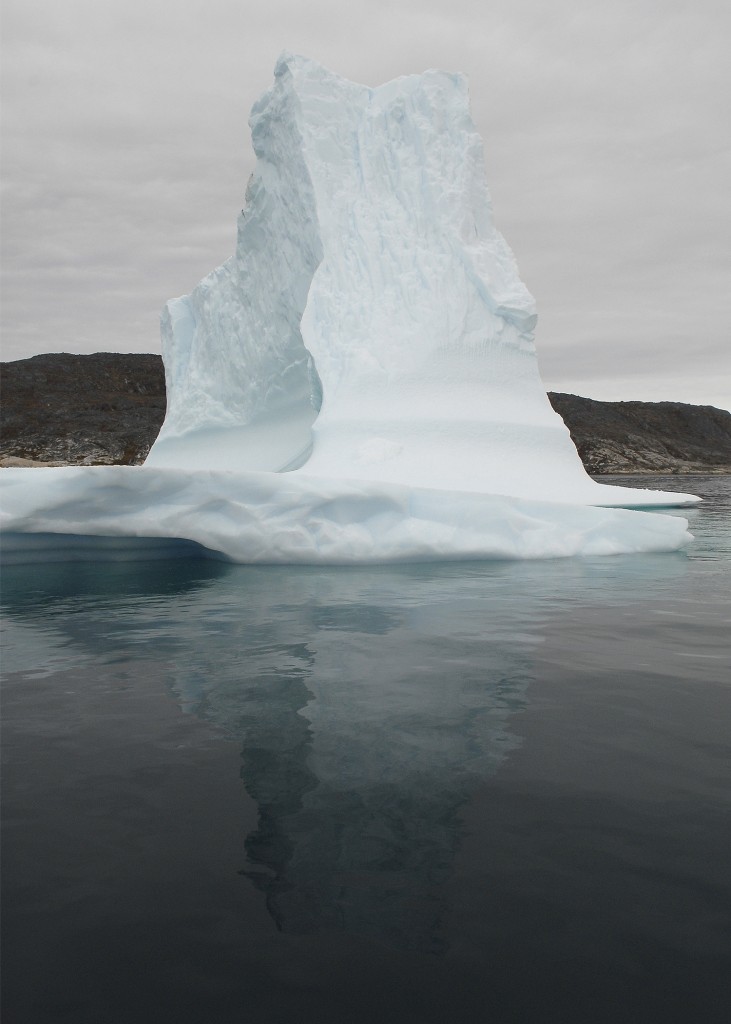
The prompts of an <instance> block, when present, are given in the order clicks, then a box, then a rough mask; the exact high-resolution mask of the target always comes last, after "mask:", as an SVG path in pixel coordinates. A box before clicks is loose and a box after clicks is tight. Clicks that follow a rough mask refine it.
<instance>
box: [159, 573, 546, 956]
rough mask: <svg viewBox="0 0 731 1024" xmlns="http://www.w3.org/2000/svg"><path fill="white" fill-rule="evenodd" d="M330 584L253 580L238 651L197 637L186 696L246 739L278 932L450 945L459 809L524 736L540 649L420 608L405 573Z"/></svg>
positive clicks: (257, 858) (253, 849)
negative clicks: (444, 925)
mask: <svg viewBox="0 0 731 1024" xmlns="http://www.w3.org/2000/svg"><path fill="white" fill-rule="evenodd" d="M402 575H403V574H402ZM374 577H375V582H376V583H377V584H379V585H378V586H377V587H376V588H375V591H374V592H372V593H369V591H370V590H371V588H372V587H373V584H374ZM325 579H326V580H327V587H326V591H327V592H325V593H323V592H322V589H323V588H322V584H323V576H322V575H321V574H318V573H309V574H306V573H299V574H298V573H291V574H289V573H287V574H284V573H280V574H278V575H275V574H272V573H271V572H269V573H267V571H266V570H265V571H255V572H252V573H250V574H249V585H248V587H247V609H246V612H245V613H244V612H242V611H241V609H239V619H238V622H237V627H239V629H237V632H238V633H239V635H238V637H237V641H238V642H237V643H236V644H235V645H234V648H233V650H232V647H231V646H230V644H229V643H228V642H227V640H224V639H223V638H222V636H221V633H220V632H219V634H218V639H217V640H216V641H215V644H214V645H213V646H208V647H206V646H205V643H203V646H198V644H196V655H195V656H194V658H193V659H192V663H191V664H190V665H189V666H188V668H187V669H186V671H185V672H184V673H183V674H182V675H181V676H179V678H178V680H177V682H176V683H175V690H176V693H177V694H178V695H179V699H181V701H182V703H183V704H184V705H186V706H188V707H190V708H194V709H195V710H196V712H197V713H198V714H201V715H203V716H204V717H206V718H209V719H210V720H212V721H215V722H216V723H217V724H218V725H220V726H222V727H224V728H225V729H226V730H227V731H228V732H229V733H232V734H234V735H236V736H238V737H240V739H241V741H242V744H243V752H242V761H243V765H242V777H243V779H244V783H245V785H246V788H247V790H248V792H249V794H250V795H251V796H252V797H253V798H254V799H255V800H256V801H257V803H258V804H259V824H258V828H257V830H256V831H255V832H254V833H252V834H251V835H250V836H249V837H248V839H247V841H246V853H247V857H248V865H247V866H246V867H245V868H243V869H242V874H244V875H246V876H247V877H248V878H250V879H251V880H252V881H253V883H254V884H255V885H256V886H257V887H258V888H259V889H261V890H262V891H263V892H264V893H265V894H266V899H267V906H268V908H269V912H270V914H271V916H272V918H273V919H274V921H275V922H276V924H277V927H278V928H279V929H281V930H283V931H288V932H293V933H307V932H311V931H314V930H316V929H320V928H336V929H338V928H339V929H343V930H345V931H348V932H356V933H359V934H365V935H372V936H374V937H375V936H378V938H379V940H381V941H384V940H385V941H388V942H391V943H392V944H394V945H396V946H399V947H401V948H414V949H422V950H433V951H437V950H438V949H439V948H440V942H441V940H440V937H439V925H440V918H441V916H442V914H443V899H444V896H443V886H444V883H445V881H446V880H447V879H448V878H449V876H450V873H451V870H452V863H453V860H454V856H455V852H456V848H457V845H458V843H459V838H460V831H459V813H460V809H461V807H462V805H463V804H464V803H465V802H466V801H467V800H468V799H469V796H470V794H471V792H472V789H473V787H474V785H475V784H476V783H477V782H479V780H480V779H482V778H484V777H485V776H486V775H489V774H490V773H491V772H492V771H494V770H495V769H496V768H497V766H498V765H499V764H500V762H501V761H502V760H503V758H504V757H505V755H506V753H507V752H508V751H509V750H510V749H511V748H512V747H514V746H515V745H516V742H517V741H516V739H515V738H514V737H512V736H511V735H510V734H509V733H508V731H507V719H508V717H509V716H510V715H511V714H512V712H513V711H515V710H517V709H519V708H520V707H522V706H523V704H524V696H523V694H524V691H525V688H526V686H527V682H528V679H529V676H528V673H527V664H526V662H527V659H526V656H525V655H524V654H522V653H520V652H521V650H522V649H521V647H520V645H519V644H518V645H516V644H515V643H514V642H511V641H512V638H511V640H509V641H508V642H507V643H506V642H502V643H500V642H498V643H495V642H494V640H492V641H491V640H490V639H489V638H486V637H484V636H479V637H475V636H474V634H472V635H471V634H470V633H469V632H468V631H463V633H462V635H460V634H459V633H458V632H457V633H455V629H454V626H455V621H457V620H458V618H459V614H460V611H459V602H457V603H456V604H455V605H454V607H453V608H450V607H449V606H448V605H447V604H446V603H443V602H441V601H440V600H438V599H437V600H434V599H433V598H432V600H431V603H426V604H424V605H422V604H416V603H415V604H413V605H410V603H409V604H406V605H405V604H404V602H403V599H402V598H403V594H404V582H405V581H404V580H403V579H401V580H396V584H397V585H396V586H395V587H394V578H393V577H391V578H390V579H389V578H388V577H384V576H381V577H380V578H379V576H378V574H371V573H358V574H349V573H343V574H331V575H330V576H329V577H325ZM278 581H281V582H282V583H283V584H284V585H283V586H282V587H278V586H277V582H278ZM256 582H258V583H259V584H260V586H256V585H255V583H256ZM359 583H360V586H359ZM406 592H407V593H408V589H407V590H406ZM242 615H243V617H244V619H245V620H248V621H246V624H245V626H243V631H241V626H242V624H241V616H242ZM455 616H456V617H457V618H456V619H455ZM229 625H231V623H229ZM210 626H211V623H210V622H205V621H203V622H201V623H200V628H199V631H198V635H199V637H200V639H201V640H202V641H203V638H204V636H205V635H206V634H208V635H210ZM222 631H223V632H224V633H225V632H226V630H225V628H224V629H223V630H222ZM229 640H230V637H229ZM242 641H243V642H242ZM476 648H477V649H476ZM234 651H235V654H234V653H233V652H234ZM374 654H375V657H374ZM214 660H215V667H214ZM209 664H210V668H209Z"/></svg>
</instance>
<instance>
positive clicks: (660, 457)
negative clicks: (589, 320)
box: [0, 352, 731, 474]
mask: <svg viewBox="0 0 731 1024" xmlns="http://www.w3.org/2000/svg"><path fill="white" fill-rule="evenodd" d="M0 390H1V395H2V404H1V406H0V428H1V433H0V466H3V465H4V466H9V465H14V466H17V465H31V466H32V465H38V464H39V463H40V464H45V465H64V466H65V465H74V466H78V465H110V464H112V465H139V464H140V463H142V462H143V461H144V459H145V457H146V455H147V453H148V451H149V450H150V446H151V445H152V443H153V442H154V440H155V438H156V437H157V434H158V431H159V429H160V427H161V425H162V421H163V419H164V417H165V374H164V371H163V366H162V360H161V358H160V356H157V355H136V354H119V353H111V352H98V353H96V354H94V355H69V354H66V353H50V354H48V355H40V356H32V357H31V358H30V359H19V360H16V361H14V362H9V363H0ZM548 397H549V399H550V401H551V404H552V405H553V407H554V409H555V410H556V412H558V413H559V414H560V415H561V416H562V417H563V419H564V422H565V423H566V425H567V427H568V428H569V431H570V432H571V437H572V438H573V441H574V444H575V445H576V447H577V449H578V452H579V455H580V456H581V459H582V461H583V463H584V466H585V467H586V469H587V471H588V472H589V473H593V474H611V473H729V472H731V413H729V412H726V411H725V410H723V409H716V408H715V407H714V406H697V405H685V404H682V403H680V402H598V401H595V400H594V399H591V398H580V397H578V396H577V395H564V394H557V393H553V392H549V396H548Z"/></svg>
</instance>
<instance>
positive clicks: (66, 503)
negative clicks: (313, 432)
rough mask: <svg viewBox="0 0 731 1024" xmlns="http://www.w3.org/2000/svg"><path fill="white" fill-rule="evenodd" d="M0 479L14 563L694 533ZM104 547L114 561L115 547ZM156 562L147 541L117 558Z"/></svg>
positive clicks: (475, 510)
mask: <svg viewBox="0 0 731 1024" xmlns="http://www.w3.org/2000/svg"><path fill="white" fill-rule="evenodd" d="M2 484H3V488H2V509H1V511H0V525H1V526H2V528H3V531H4V534H5V536H4V539H3V547H4V552H5V555H6V557H7V558H8V560H12V561H16V562H17V561H33V560H47V559H48V558H49V545H50V544H53V541H51V540H50V538H49V537H48V535H49V534H50V535H55V546H54V547H53V551H54V554H53V557H54V558H55V559H60V558H64V557H68V558H69V559H74V558H78V557H83V554H82V555H80V554H79V552H80V550H83V545H81V544H80V542H79V537H80V536H87V537H89V536H93V537H98V538H125V537H126V538H132V539H138V540H139V539H141V538H146V539H149V538H158V539H159V540H160V541H161V542H163V541H164V542H166V543H167V542H169V541H171V540H175V541H189V542H192V543H194V544H196V545H200V546H201V549H205V550H206V552H207V553H209V554H211V553H212V554H213V555H217V556H219V557H225V558H227V559H230V560H232V561H234V562H242V563H247V564H251V563H263V564H277V563H279V564H300V565H315V564H319V565H354V564H361V563H392V562H393V563H396V562H429V561H449V560H451V561H457V560H468V559H481V560H484V559H518V558H520V559H522V558H563V557H568V556H571V555H584V556H592V555H610V554H628V553H635V552H666V551H678V550H681V549H682V548H683V547H685V545H686V544H688V543H689V542H690V540H691V539H692V538H691V535H690V534H689V533H688V529H687V527H688V524H687V521H686V520H685V519H682V518H680V517H678V516H668V515H659V514H653V513H648V512H632V511H627V510H624V509H602V508H590V507H581V506H576V505H559V504H551V503H548V502H538V501H524V500H519V499H515V498H506V497H499V496H495V495H487V494H466V493H451V494H450V493H447V492H444V491H436V490H428V489H417V488H408V487H402V486H396V485H388V484H379V483H375V482H367V481H342V480H340V481H333V480H318V479H316V478H313V477H308V476H305V475H300V474H293V473H290V474H281V475H279V474H274V473H220V472H210V471H202V470H199V471H194V472H191V471H180V470H171V469H167V470H157V469H147V468H145V467H128V466H109V467H94V468H76V467H75V468H66V469H38V470H33V469H24V470H20V469H19V470H12V469H7V470H4V471H3V475H2ZM106 547H107V549H108V551H110V550H111V551H113V552H114V554H113V556H112V557H123V556H124V545H119V546H117V547H116V548H115V546H114V545H112V547H111V548H110V546H109V544H107V545H106ZM167 550H168V552H169V553H170V554H173V555H174V554H176V553H179V552H178V550H176V548H175V546H173V548H170V547H168V549H167ZM188 553H190V552H188ZM98 555H99V557H100V558H104V557H105V554H104V545H100V547H99V551H98ZM153 555H154V551H152V550H151V549H150V546H149V543H147V542H146V543H145V544H143V545H140V546H138V547H135V546H134V544H133V545H132V548H131V551H130V552H129V555H128V556H129V557H132V558H135V557H137V558H140V557H141V558H148V557H152V556H153ZM106 557H109V555H107V556H106Z"/></svg>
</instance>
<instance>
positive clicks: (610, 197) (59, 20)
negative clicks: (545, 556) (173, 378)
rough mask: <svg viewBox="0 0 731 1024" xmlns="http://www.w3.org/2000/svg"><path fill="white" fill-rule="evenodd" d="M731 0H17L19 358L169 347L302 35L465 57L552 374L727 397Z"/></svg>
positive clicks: (641, 390)
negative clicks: (173, 314) (177, 308)
mask: <svg viewBox="0 0 731 1024" xmlns="http://www.w3.org/2000/svg"><path fill="white" fill-rule="evenodd" d="M730 33H731V5H729V3H728V0H611V2H608V0H601V2H595V0H553V2H551V3H548V2H546V0H449V2H447V0H368V2H365V0H358V2H351V0H337V2H336V0H307V2H297V0H256V2H253V0H63V2H60V0H3V61H2V64H3V71H2V77H3V83H2V84H3V107H2V113H3V157H2V160H3V165H2V185H3V210H2V243H3V279H4V284H3V305H2V320H3V359H18V358H22V357H24V356H26V355H33V354H36V353H39V352H49V351H66V352H96V351H120V352H159V350H160V348H159V330H158V316H159V310H160V308H161V306H162V304H163V303H164V301H165V300H166V299H167V298H170V297H171V296H174V295H180V294H184V293H186V292H188V291H190V290H191V289H192V288H193V287H194V286H195V284H196V283H197V282H198V280H199V279H200V278H201V277H203V276H204V275H205V274H206V273H207V272H208V271H209V270H211V269H212V268H213V267H214V266H216V265H217V264H219V263H221V262H222V261H223V260H224V259H225V258H226V257H228V256H229V255H230V254H231V253H232V252H233V248H234V245H235V237H236V217H237V214H238V211H239V209H240V208H241V205H242V203H243V196H244V190H245V186H246V181H247V178H248V176H249V174H250V173H251V171H252V169H253V163H254V158H253V152H252V149H251V143H250V137H249V129H248V125H247V119H248V114H249V109H250V107H251V105H252V103H253V102H254V100H255V99H256V98H257V97H258V96H259V95H260V94H261V93H262V92H263V91H264V90H265V89H267V88H268V87H269V85H270V84H271V81H272V70H273V67H274V63H275V61H276V58H277V56H278V54H279V53H280V51H281V50H283V49H288V50H292V51H294V52H297V53H302V54H305V55H306V56H309V57H313V58H315V59H316V60H319V61H321V62H322V63H324V64H326V65H327V66H328V67H330V68H331V69H332V70H333V71H336V72H338V73H339V74H342V75H344V76H346V77H347V78H350V79H353V80H355V81H358V82H362V83H365V84H367V85H371V86H373V85H379V84H381V83H382V82H385V81H388V80H389V79H392V78H395V77H397V76H398V75H403V74H410V73H413V72H420V71H424V70H426V69H427V68H433V67H437V68H444V69H447V70H450V71H463V72H465V73H466V74H467V75H468V76H469V81H470V94H471V99H472V113H473V116H474V118H475V121H476V123H477V127H478V129H479V131H480V133H481V135H482V137H483V139H484V141H485V151H486V160H487V175H488V181H489V183H490V188H491V192H492V198H493V205H494V209H495V218H496V221H497V224H498V227H499V228H500V229H501V231H502V232H503V234H504V235H505V236H506V238H507V240H508V242H509V243H510V245H511V247H512V248H513V251H514V252H515V254H516V257H517V260H518V264H519V266H520V270H521V276H522V277H523V279H524V280H525V282H526V284H527V285H528V287H529V288H530V290H531V291H532V292H533V294H534V295H535V296H536V299H537V302H538V311H539V323H538V331H537V337H536V340H537V347H538V356H539V361H540V364H541V371H542V376H543V379H544V382H545V384H546V387H547V388H549V389H554V390H560V391H572V392H574V393H576V394H582V395H588V396H590V397H594V398H604V399H621V398H623V399H632V398H642V399H650V400H662V399H669V400H675V401H688V402H698V403H710V404H714V405H718V406H723V407H725V408H731V343H730V341H731V339H730V338H729V324H730V323H731V265H730V264H731V215H730V214H731V144H730V134H731V109H730V108H731V55H730V54H729V44H728V40H729V34H730Z"/></svg>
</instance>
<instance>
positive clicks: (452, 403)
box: [0, 53, 698, 564]
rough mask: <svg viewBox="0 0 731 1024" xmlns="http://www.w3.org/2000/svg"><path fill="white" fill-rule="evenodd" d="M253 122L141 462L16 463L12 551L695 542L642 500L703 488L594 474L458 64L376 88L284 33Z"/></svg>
mask: <svg viewBox="0 0 731 1024" xmlns="http://www.w3.org/2000/svg"><path fill="white" fill-rule="evenodd" d="M249 123H250V125H251V132H252V141H253V145H254V150H255V153H256V157H257V164H256V169H255V171H254V174H253V175H252V177H251V178H250V180H249V183H248V186H247V189H246V196H247V198H246V205H245V207H244V209H243V210H242V211H241V214H240V216H239V221H238V231H237V244H236V252H235V254H234V255H233V256H232V257H231V258H230V259H228V260H227V261H226V262H225V263H224V264H223V265H222V266H220V267H218V268H217V269H215V270H213V271H212V272H211V273H210V274H209V275H208V276H207V277H205V278H204V279H203V280H202V281H201V282H200V284H199V285H198V286H197V287H196V288H194V289H193V291H192V292H191V293H190V295H188V296H183V297H181V298H176V299H171V300H170V301H169V302H168V303H167V304H166V306H165V309H164V310H163V314H162V318H161V331H162V351H163V359H164V363H165V375H166V385H167V395H168V406H167V412H166V417H165V422H164V424H163V427H162V429H161V431H160V435H159V437H158V439H157V441H156V442H155V444H154V446H153V448H152V450H151V452H150V455H149V457H148V459H147V462H146V464H145V466H144V467H106V468H103V467H100V468H94V469H57V470H50V469H43V470H4V471H3V475H2V483H3V497H2V519H1V520H0V522H1V524H2V526H3V528H4V530H5V531H6V545H5V550H6V553H7V556H8V557H13V558H16V559H22V558H32V557H35V556H34V554H33V552H34V551H38V552H40V551H43V550H45V551H46V553H47V551H48V540H47V537H48V535H49V534H57V535H67V536H68V537H69V538H71V537H76V538H77V540H76V541H74V542H73V543H71V542H70V541H69V543H68V545H67V549H68V551H69V552H72V554H73V550H76V552H77V553H78V551H79V550H80V546H79V543H78V537H79V536H87V537H90V536H95V537H97V538H102V537H118V538H123V537H128V538H137V539H138V540H139V539H140V538H158V539H160V541H161V543H162V542H163V540H164V539H167V540H168V541H172V540H176V542H177V541H178V540H180V541H181V542H183V541H186V542H190V543H192V544H194V545H198V546H199V547H200V550H208V551H213V552H216V553H218V554H219V555H220V556H222V557H227V558H231V559H234V560H236V561H242V562H254V561H256V562H292V563H304V562H325V563H332V564H353V563H356V562H362V561H377V562H389V561H413V560H431V559H450V558H455V559H462V558H502V557H508V558H521V557H531V558H535V557H559V556H567V555H575V554H583V555H593V554H609V553H617V552H635V551H670V550H677V549H678V548H681V547H683V546H684V545H685V544H686V543H688V541H689V540H690V537H689V534H688V532H687V523H686V522H685V520H683V519H681V518H679V517H678V516H668V515H662V514H656V513H649V512H639V511H629V510H628V508H632V509H638V508H642V507H648V508H649V507H655V508H656V507H659V506H677V505H684V504H687V505H690V504H695V503H696V502H697V500H698V499H696V498H695V497H694V496H693V495H688V494H672V493H669V492H661V491H649V490H631V489H628V488H622V487H610V486H605V485H602V484H599V483H597V482H596V481H594V480H592V479H590V478H589V477H588V476H587V474H586V473H585V472H584V469H583V466H582V464H581V461H580V459H579V456H578V454H577V452H576V449H575V447H574V445H573V443H572V441H571V438H570V436H569V433H568V430H567V429H566V427H565V426H564V424H563V421H562V420H561V419H560V417H558V416H557V414H556V413H554V411H553V409H552V408H551V406H550V403H549V401H548V398H547V396H546V393H545V389H544V388H543V385H542V383H541V380H540V375H539V372H538V365H537V361H536V356H535V345H534V336H533V332H534V329H535V325H536V312H535V305H534V301H533V298H532V296H531V295H530V293H529V292H528V290H527V289H526V287H525V285H524V284H523V283H522V281H521V280H520V277H519V275H518V271H517V267H516V264H515V260H514V257H513V254H512V252H511V250H510V248H509V247H508V245H507V243H506V242H505V240H504V239H503V237H502V236H501V235H500V233H499V232H498V231H497V229H496V228H495V226H494V223H493V220H492V209H491V203H490V197H489V192H488V189H487V183H486V179H485V168H484V156H483V147H482V142H481V140H480V138H479V135H478V133H477V131H476V129H475V126H474V124H473V122H472V119H471V117H470V113H469V102H468V93H467V85H466V80H465V79H464V77H463V76H461V75H455V74H451V73H446V72H441V71H428V72H425V73H424V74H423V75H409V76H406V77H404V78H399V79H396V80H395V81H393V82H389V83H387V84H386V85H384V86H381V87H379V88H368V87H366V86H361V85H357V84H356V83H353V82H349V81H347V80H346V79H343V78H341V77H339V76H338V75H336V74H334V73H332V72H330V71H328V70H327V69H326V68H324V67H322V66H321V65H319V64H317V63H316V62H314V61H311V60H308V59H306V58H304V57H299V56H294V55H291V54H287V53H285V54H283V55H282V57H280V59H279V61H278V62H277V65H276V68H275V76H274V84H273V86H272V87H271V89H269V90H268V91H267V92H266V93H265V94H264V95H263V96H262V97H261V99H259V100H258V101H257V102H256V103H255V104H254V106H253V108H252V112H251V117H250V122H249ZM120 495H123V500H120ZM33 535H36V536H37V538H38V543H37V544H35V542H34V541H33V539H32V536H33ZM41 538H45V539H44V540H41ZM123 547H124V545H120V546H119V547H118V548H115V549H114V550H115V551H117V550H122V549H123ZM63 548H64V543H63V540H62V539H60V540H59V550H62V549H63ZM143 549H144V550H149V547H148V546H146V545H139V544H138V545H137V546H136V547H134V546H133V550H135V551H139V550H143ZM100 550H102V551H103V550H104V547H103V545H102V546H101V548H100ZM108 550H109V549H108ZM131 550H132V549H131ZM166 550H172V549H170V548H169V546H168V547H167V548H166ZM181 550H183V549H181ZM196 550H198V549H196ZM72 554H70V555H69V557H72ZM39 557H40V556H39Z"/></svg>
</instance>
